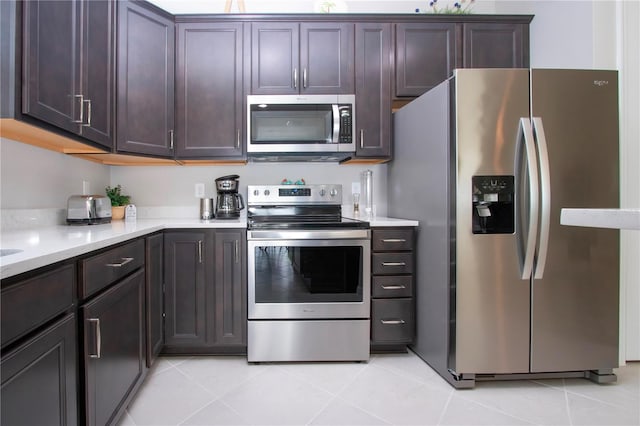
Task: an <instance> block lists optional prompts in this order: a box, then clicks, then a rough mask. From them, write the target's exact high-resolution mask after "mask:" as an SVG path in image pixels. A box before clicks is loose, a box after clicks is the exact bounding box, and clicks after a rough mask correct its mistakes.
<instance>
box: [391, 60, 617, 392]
mask: <svg viewBox="0 0 640 426" xmlns="http://www.w3.org/2000/svg"><path fill="white" fill-rule="evenodd" d="M394 138H395V139H394V159H393V161H392V162H391V163H390V164H389V166H388V169H387V170H388V185H389V187H388V194H389V207H388V211H389V215H390V216H393V217H408V218H412V219H418V220H419V221H420V225H419V229H418V239H417V241H418V244H417V262H416V263H417V274H416V276H417V278H416V279H417V286H416V300H417V302H416V308H417V324H416V333H417V336H416V341H415V344H414V345H413V346H412V349H413V350H414V351H415V352H416V353H417V354H418V355H419V356H420V357H421V358H422V359H424V360H425V361H426V362H427V363H429V364H430V365H431V366H432V367H433V368H434V369H435V370H436V371H438V373H439V374H440V375H442V376H443V377H444V378H445V379H447V380H448V381H449V382H450V383H451V384H452V385H453V386H455V387H460V388H462V387H473V386H474V385H475V383H476V381H479V380H502V379H520V378H534V377H585V378H589V379H591V380H594V381H596V382H608V381H614V380H615V379H616V376H615V374H614V373H613V368H615V367H617V366H618V332H619V328H618V311H619V308H618V306H619V300H618V299H619V266H618V264H619V231H617V230H612V229H597V228H581V227H571V226H563V225H560V210H561V209H562V208H565V207H567V208H581V207H584V208H586V207H592V208H618V207H619V177H618V162H619V159H618V84H617V72H616V71H595V70H551V69H535V70H528V69H464V70H456V71H455V72H454V74H453V76H452V77H451V78H450V79H448V80H447V81H445V82H443V83H441V84H440V85H438V86H437V87H435V88H433V89H432V90H430V91H429V92H427V93H425V94H424V95H422V96H420V97H419V98H417V99H415V100H413V101H412V102H410V103H409V104H407V105H405V106H404V107H402V108H400V109H399V110H398V111H396V112H395V113H394Z"/></svg>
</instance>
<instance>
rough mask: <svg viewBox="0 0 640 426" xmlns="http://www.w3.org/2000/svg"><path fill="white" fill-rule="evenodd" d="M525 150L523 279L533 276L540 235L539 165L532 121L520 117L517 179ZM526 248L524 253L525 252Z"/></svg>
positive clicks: (521, 257)
mask: <svg viewBox="0 0 640 426" xmlns="http://www.w3.org/2000/svg"><path fill="white" fill-rule="evenodd" d="M523 148H524V150H525V158H526V160H527V171H528V181H529V187H528V190H529V212H528V215H529V217H528V220H529V229H528V231H527V234H526V248H525V247H523V246H522V244H521V243H520V242H521V241H523V238H524V235H523V233H524V231H523V228H524V224H523V223H522V222H523V221H524V218H522V217H520V218H519V219H518V225H519V226H518V230H517V232H516V235H517V236H518V240H519V244H518V249H519V250H518V256H519V258H520V273H521V275H520V277H521V279H523V280H528V279H529V278H531V271H532V270H533V260H534V255H535V249H536V238H537V235H538V214H539V207H538V193H539V189H538V167H537V161H536V151H535V148H534V139H533V129H532V128H531V122H530V121H529V117H522V118H520V128H519V130H518V141H517V145H516V166H515V167H516V179H517V180H519V179H521V176H520V173H521V172H522V170H523V165H522V164H521V163H520V161H521V159H522V151H521V150H522V149H523ZM516 188H521V184H520V183H519V182H516ZM523 249H524V254H523Z"/></svg>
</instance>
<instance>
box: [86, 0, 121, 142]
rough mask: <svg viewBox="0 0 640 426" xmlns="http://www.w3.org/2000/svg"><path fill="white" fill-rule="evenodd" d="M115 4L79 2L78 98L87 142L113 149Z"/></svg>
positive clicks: (107, 2) (111, 2) (96, 1)
mask: <svg viewBox="0 0 640 426" xmlns="http://www.w3.org/2000/svg"><path fill="white" fill-rule="evenodd" d="M114 19H115V2H113V1H109V0H91V1H84V2H83V33H84V34H83V46H82V57H83V61H82V94H83V96H84V99H83V100H84V102H83V103H84V105H83V108H84V124H83V125H82V126H81V133H82V136H84V137H85V138H87V139H90V140H92V141H94V142H97V143H99V144H101V145H104V146H106V147H108V148H111V147H113V133H114V131H115V123H114V114H115V108H114V95H115V90H114V70H115V69H114V64H115V61H114V59H115V49H114V42H115V22H114Z"/></svg>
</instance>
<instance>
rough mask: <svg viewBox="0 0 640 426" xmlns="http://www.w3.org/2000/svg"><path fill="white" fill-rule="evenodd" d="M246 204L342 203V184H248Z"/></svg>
mask: <svg viewBox="0 0 640 426" xmlns="http://www.w3.org/2000/svg"><path fill="white" fill-rule="evenodd" d="M247 204H248V205H280V204H282V205H300V204H324V205H342V185H340V184H326V185H248V186H247Z"/></svg>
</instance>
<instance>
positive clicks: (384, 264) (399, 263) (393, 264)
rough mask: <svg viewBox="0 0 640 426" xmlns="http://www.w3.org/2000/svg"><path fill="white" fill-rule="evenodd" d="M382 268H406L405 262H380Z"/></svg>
mask: <svg viewBox="0 0 640 426" xmlns="http://www.w3.org/2000/svg"><path fill="white" fill-rule="evenodd" d="M382 266H407V264H406V263H405V262H382Z"/></svg>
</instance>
